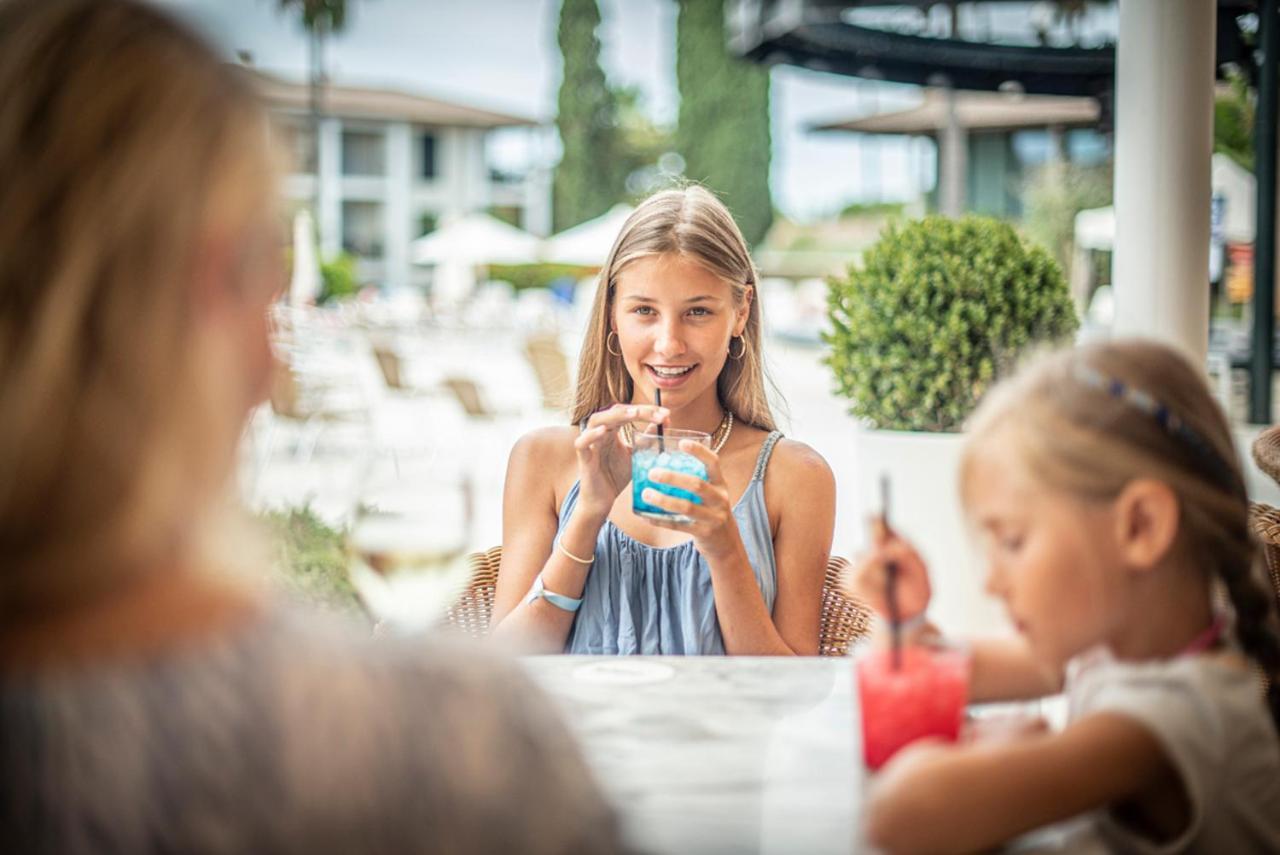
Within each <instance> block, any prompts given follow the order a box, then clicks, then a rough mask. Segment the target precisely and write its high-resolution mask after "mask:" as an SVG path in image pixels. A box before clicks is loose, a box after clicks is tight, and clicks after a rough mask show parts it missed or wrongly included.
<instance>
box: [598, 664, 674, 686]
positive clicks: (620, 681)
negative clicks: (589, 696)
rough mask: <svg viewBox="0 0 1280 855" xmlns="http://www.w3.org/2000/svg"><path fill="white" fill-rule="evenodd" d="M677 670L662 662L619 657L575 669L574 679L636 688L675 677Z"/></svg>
mask: <svg viewBox="0 0 1280 855" xmlns="http://www.w3.org/2000/svg"><path fill="white" fill-rule="evenodd" d="M675 673H676V669H674V668H672V667H671V666H670V665H663V664H662V663H661V662H638V661H636V660H634V659H627V658H625V657H619V658H618V659H616V660H611V661H609V662H592V663H591V664H590V665H583V666H582V667H580V668H575V669H574V671H573V678H574V679H575V680H581V681H583V682H585V683H607V684H609V685H611V686H636V685H639V684H641V683H661V682H662V681H663V680H670V679H671V678H672V677H673V676H675Z"/></svg>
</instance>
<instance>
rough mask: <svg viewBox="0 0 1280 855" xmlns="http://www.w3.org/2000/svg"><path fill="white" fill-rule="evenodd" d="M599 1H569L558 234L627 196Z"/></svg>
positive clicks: (562, 31) (562, 30) (563, 11)
mask: <svg viewBox="0 0 1280 855" xmlns="http://www.w3.org/2000/svg"><path fill="white" fill-rule="evenodd" d="M599 26H600V8H599V7H598V6H597V5H596V0H564V2H563V4H562V5H561V7H560V27H559V32H558V34H557V37H558V41H559V43H560V55H561V56H562V57H563V60H564V76H563V79H562V80H561V82H560V95H559V112H558V114H557V116H556V127H557V128H558V129H559V131H560V141H561V143H562V144H563V147H564V154H563V155H562V156H561V158H560V163H559V164H558V165H557V166H556V171H555V178H554V181H553V184H552V203H553V206H552V207H553V213H554V217H553V218H554V220H555V228H556V231H561V230H562V229H566V228H569V227H570V226H574V225H577V224H578V223H581V222H583V221H585V220H589V219H591V218H592V217H597V216H599V215H600V214H603V213H604V212H605V211H608V210H609V208H610V207H612V206H613V205H614V204H615V203H617V202H618V201H620V200H621V199H622V198H623V197H624V196H625V193H626V188H625V182H626V174H625V172H624V170H625V164H624V161H623V158H621V157H620V156H619V155H620V152H621V143H620V140H621V132H620V131H619V129H618V107H617V99H616V98H615V97H614V93H613V90H611V89H610V88H609V84H608V82H607V81H606V80H605V76H604V69H602V68H601V67H600V39H599V38H597V36H596V29H597V28H598V27H599Z"/></svg>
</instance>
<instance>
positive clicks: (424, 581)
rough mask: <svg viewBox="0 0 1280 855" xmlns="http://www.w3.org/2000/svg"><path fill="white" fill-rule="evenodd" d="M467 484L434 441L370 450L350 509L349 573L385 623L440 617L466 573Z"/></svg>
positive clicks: (426, 622) (415, 627)
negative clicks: (427, 444) (429, 445)
mask: <svg viewBox="0 0 1280 855" xmlns="http://www.w3.org/2000/svg"><path fill="white" fill-rule="evenodd" d="M471 526H472V485H471V477H470V473H469V471H468V469H467V467H466V466H465V464H464V463H462V462H461V461H459V460H458V459H456V458H454V457H452V456H450V455H447V454H442V453H439V452H438V451H437V450H434V449H423V448H407V449H406V448H399V449H386V450H379V451H375V452H373V453H371V455H370V459H369V462H368V465H367V469H366V473H365V476H364V478H363V479H362V482H361V486H360V489H359V498H358V500H357V502H356V507H355V510H354V512H353V514H352V519H351V528H350V535H349V561H350V574H351V581H352V584H354V586H355V588H356V591H357V592H358V593H359V595H360V598H361V600H362V601H363V602H364V605H365V608H366V609H368V611H369V613H370V614H371V615H372V616H373V617H374V619H375V620H378V621H379V622H381V623H382V624H383V625H385V626H387V627H388V628H389V629H391V630H393V631H396V632H402V633H413V632H420V631H423V630H425V629H427V628H429V627H430V626H431V625H432V624H434V623H436V622H437V621H439V620H440V619H441V618H442V617H443V616H444V614H445V612H446V611H447V610H448V608H449V606H451V605H452V604H453V603H454V601H455V600H456V599H457V598H458V595H459V594H461V593H462V591H463V589H464V588H465V587H466V584H467V581H468V578H469V576H470V568H469V564H468V562H467V551H468V548H469V546H470V545H471Z"/></svg>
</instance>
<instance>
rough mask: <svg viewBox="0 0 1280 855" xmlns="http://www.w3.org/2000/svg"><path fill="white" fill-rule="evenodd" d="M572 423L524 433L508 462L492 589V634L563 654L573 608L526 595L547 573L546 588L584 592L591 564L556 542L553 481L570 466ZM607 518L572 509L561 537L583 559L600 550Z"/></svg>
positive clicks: (570, 593) (526, 646) (576, 594)
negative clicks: (598, 543)
mask: <svg viewBox="0 0 1280 855" xmlns="http://www.w3.org/2000/svg"><path fill="white" fill-rule="evenodd" d="M576 435H577V430H576V429H574V428H545V429H542V430H538V431H533V432H532V433H529V434H527V435H525V436H524V437H521V439H520V441H519V442H517V443H516V445H515V447H514V448H513V449H512V450H511V458H510V460H509V461H508V462H507V481H506V485H505V486H504V488H503V495H502V566H501V568H500V570H499V572H498V584H497V590H496V591H495V592H494V603H493V619H492V622H491V627H492V633H493V637H494V638H495V639H498V640H504V639H505V640H516V641H517V642H518V644H519V645H520V646H521V647H522V648H523V649H526V650H530V651H531V652H532V651H538V652H548V653H558V652H560V651H561V650H563V649H564V642H565V639H566V638H568V636H569V628H570V627H571V626H572V624H573V617H574V613H573V612H568V611H565V610H563V609H560V608H557V607H555V606H553V605H551V604H550V603H548V602H547V601H546V600H544V599H539V600H536V601H535V602H532V603H528V602H525V597H526V596H527V595H528V593H529V590H530V588H532V586H533V580H534V578H535V577H536V576H537V575H538V572H539V571H541V572H542V580H543V583H544V584H545V585H546V588H547V590H549V591H552V592H554V593H557V594H562V595H565V596H569V597H575V598H577V597H581V596H582V589H583V587H584V586H585V585H586V580H587V573H588V571H589V570H590V567H589V566H588V565H585V564H579V563H577V562H575V561H573V560H572V559H570V558H569V557H567V556H566V555H564V553H563V552H561V551H560V550H558V549H555V548H554V547H553V543H554V540H555V536H556V528H557V526H558V524H559V519H558V517H559V508H558V507H556V498H555V487H554V485H555V483H556V480H557V477H558V476H559V475H560V474H562V473H563V471H564V468H565V467H567V466H572V465H573V460H574V458H573V439H574V437H575V436H576ZM603 524H604V519H603V518H601V519H594V518H592V517H591V515H590V514H586V513H578V512H577V511H575V512H574V514H573V516H572V517H571V518H570V520H569V522H568V524H567V525H566V526H565V530H564V533H563V535H562V536H561V543H563V544H564V547H565V549H567V550H569V551H570V552H572V553H573V554H574V555H576V556H578V557H580V558H587V557H590V556H591V555H592V554H593V553H594V551H595V544H596V535H597V534H598V533H599V531H600V526H601V525H603Z"/></svg>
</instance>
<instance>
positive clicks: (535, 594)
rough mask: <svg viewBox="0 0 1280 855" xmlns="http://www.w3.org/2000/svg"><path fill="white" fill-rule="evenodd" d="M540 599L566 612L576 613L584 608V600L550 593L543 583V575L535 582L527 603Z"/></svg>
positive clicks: (538, 576) (526, 600)
mask: <svg viewBox="0 0 1280 855" xmlns="http://www.w3.org/2000/svg"><path fill="white" fill-rule="evenodd" d="M538 599H543V600H546V601H547V602H548V603H550V604H551V605H553V606H555V607H556V608H558V609H560V610H562V611H566V612H576V611H577V610H578V609H580V608H582V600H575V599H574V598H573V597H566V596H565V595H564V594H555V593H552V592H551V591H548V590H547V586H546V585H544V584H543V582H542V574H541V573H539V574H538V575H537V577H536V578H535V579H534V580H533V587H532V588H531V589H530V590H529V596H528V597H527V598H526V599H525V602H526V603H532V602H533V601H534V600H538Z"/></svg>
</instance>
